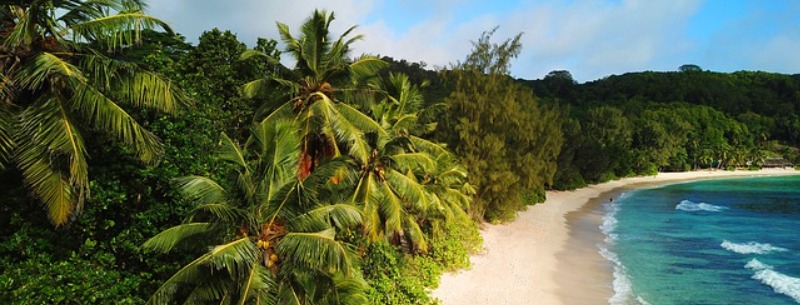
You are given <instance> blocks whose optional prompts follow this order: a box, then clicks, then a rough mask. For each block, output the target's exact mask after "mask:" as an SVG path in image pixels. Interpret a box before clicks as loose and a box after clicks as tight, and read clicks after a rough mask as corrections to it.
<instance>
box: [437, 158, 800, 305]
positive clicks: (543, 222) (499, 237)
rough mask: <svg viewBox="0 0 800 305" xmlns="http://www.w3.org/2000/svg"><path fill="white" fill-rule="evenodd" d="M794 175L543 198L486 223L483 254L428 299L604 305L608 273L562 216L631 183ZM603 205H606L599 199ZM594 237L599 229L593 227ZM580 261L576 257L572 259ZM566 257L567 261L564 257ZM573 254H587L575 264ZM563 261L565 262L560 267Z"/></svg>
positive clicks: (694, 176) (661, 177)
mask: <svg viewBox="0 0 800 305" xmlns="http://www.w3.org/2000/svg"><path fill="white" fill-rule="evenodd" d="M791 174H800V171H795V170H788V169H766V170H761V171H757V172H753V171H734V172H731V171H694V172H685V173H660V174H658V175H657V176H649V177H636V178H626V179H622V180H618V181H612V182H607V183H603V184H599V185H592V186H589V187H586V188H582V189H579V190H576V191H572V192H569V191H568V192H557V191H549V192H547V201H546V202H544V203H543V204H537V205H535V206H532V207H530V208H528V210H526V211H524V212H521V213H520V214H519V216H518V218H517V219H516V220H515V221H514V222H512V223H509V224H503V225H492V224H486V225H485V228H484V229H483V230H482V232H481V234H482V235H483V239H484V251H483V252H482V253H480V254H477V255H474V256H472V267H471V269H469V270H464V271H461V272H459V273H454V274H445V275H443V276H442V281H441V284H440V285H439V288H438V289H437V290H435V291H433V292H432V296H434V297H436V298H439V299H440V300H441V301H442V304H444V305H470V304H475V305H478V304H480V305H484V304H495V305H502V304H508V305H523V304H537V305H559V304H565V305H581V304H607V303H608V301H607V299H608V298H609V297H610V296H611V294H612V293H613V291H612V288H611V287H612V284H611V281H612V275H611V271H610V269H608V268H604V267H603V264H601V263H597V262H599V260H600V259H599V255H598V254H597V248H596V247H595V245H594V244H591V245H578V246H576V245H574V244H570V243H574V242H575V241H574V240H571V237H570V228H569V227H568V225H567V223H568V222H567V214H568V213H569V212H572V211H576V210H578V209H580V208H581V207H583V206H584V205H586V204H587V203H588V202H590V200H592V199H593V198H597V197H599V196H601V195H602V194H604V193H607V192H611V191H613V190H615V189H620V188H624V187H632V186H633V185H636V184H664V183H669V182H677V181H684V180H698V179H708V178H717V177H732V176H762V175H791ZM603 200H606V199H605V198H603ZM594 229H597V230H598V231H599V228H594ZM576 255H577V256H579V257H578V259H576V258H575V257H574V256H576ZM569 256H573V257H572V258H571V259H570V258H567V257H569ZM580 256H586V257H585V259H581V257H580ZM565 262H567V263H565Z"/></svg>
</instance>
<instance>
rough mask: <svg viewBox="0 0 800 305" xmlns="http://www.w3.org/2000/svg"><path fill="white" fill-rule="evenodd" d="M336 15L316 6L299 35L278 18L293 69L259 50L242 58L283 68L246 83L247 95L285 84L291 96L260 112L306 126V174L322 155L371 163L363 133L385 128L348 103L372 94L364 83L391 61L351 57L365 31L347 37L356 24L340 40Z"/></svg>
mask: <svg viewBox="0 0 800 305" xmlns="http://www.w3.org/2000/svg"><path fill="white" fill-rule="evenodd" d="M333 20H334V16H333V13H331V14H327V13H326V12H324V11H316V10H315V11H314V14H313V15H312V16H311V17H310V18H309V19H307V20H306V22H305V23H304V24H303V25H302V27H301V31H302V32H301V35H300V36H299V37H298V38H295V37H294V36H293V35H292V34H291V33H290V31H289V27H288V26H287V25H285V24H283V23H278V31H279V33H280V36H281V39H282V40H283V42H284V43H285V44H286V50H285V52H286V53H288V54H291V56H292V57H293V58H294V60H295V61H296V65H295V66H294V68H292V69H289V68H287V67H285V66H283V65H281V64H280V63H279V62H278V61H277V60H275V59H272V58H270V57H269V55H267V54H264V53H263V52H259V51H256V50H250V51H248V52H245V54H243V55H242V58H243V59H246V58H249V57H252V56H263V57H266V58H267V59H269V60H270V61H271V62H272V63H273V64H275V65H276V66H277V67H278V68H277V70H278V71H277V72H276V73H271V74H269V75H267V76H265V77H264V78H262V79H258V80H254V81H252V82H250V83H248V84H246V85H245V86H244V87H243V91H244V93H245V95H246V96H248V97H250V98H255V97H261V96H265V94H264V93H266V91H268V90H270V88H272V86H276V85H277V86H279V87H281V88H283V89H285V92H286V93H287V96H283V97H281V98H279V99H274V100H268V101H266V102H265V103H264V104H263V106H262V107H261V110H259V113H265V112H267V111H272V112H271V113H270V114H269V115H268V116H267V117H266V118H265V119H266V120H279V119H283V118H294V119H295V120H297V121H298V123H299V124H298V126H299V128H300V130H301V131H302V133H301V137H302V144H301V152H300V163H299V167H300V171H299V172H298V175H299V177H300V178H301V179H302V178H304V177H305V176H308V175H309V174H310V173H311V171H313V170H314V168H315V167H317V166H319V165H320V161H322V160H323V159H326V158H330V157H335V156H339V155H341V154H343V153H345V154H349V155H351V156H353V157H354V158H356V159H358V160H360V161H362V162H366V161H367V159H368V158H369V148H368V147H367V145H366V142H365V141H364V138H363V133H364V132H369V131H374V132H378V133H383V130H382V129H381V128H380V126H379V125H378V124H377V123H376V122H375V121H373V120H372V119H370V118H369V116H367V115H365V114H363V113H362V112H360V111H359V110H358V109H356V108H355V107H354V106H352V105H349V104H348V103H354V102H355V101H354V100H355V99H357V98H364V97H368V96H369V95H370V93H371V92H370V91H369V90H368V89H367V88H366V86H365V84H366V81H367V80H368V79H370V78H372V77H374V76H375V75H376V74H377V72H378V70H380V69H382V68H384V67H386V66H387V64H386V63H385V62H383V61H381V60H380V59H378V58H377V57H375V56H369V55H362V56H361V57H359V58H357V59H355V60H352V59H350V57H349V56H350V54H349V53H350V45H351V44H352V43H353V42H355V41H357V40H360V39H361V38H362V36H361V35H356V36H353V37H348V36H349V35H350V33H351V32H352V31H353V30H354V29H355V27H351V28H349V29H347V30H346V31H345V32H344V34H342V35H341V36H340V37H339V38H338V39H336V40H334V39H331V37H330V31H329V26H330V23H331V22H332V21H333Z"/></svg>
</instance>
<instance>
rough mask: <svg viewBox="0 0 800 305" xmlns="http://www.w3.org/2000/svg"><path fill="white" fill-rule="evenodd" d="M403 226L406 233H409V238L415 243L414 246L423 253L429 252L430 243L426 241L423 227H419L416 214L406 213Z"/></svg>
mask: <svg viewBox="0 0 800 305" xmlns="http://www.w3.org/2000/svg"><path fill="white" fill-rule="evenodd" d="M403 227H404V228H405V231H406V233H408V234H407V236H408V238H409V239H410V240H411V242H413V243H414V247H415V248H416V249H417V250H418V251H420V252H422V253H427V252H428V243H427V242H426V241H425V234H424V233H422V228H420V227H419V224H418V223H417V220H416V219H414V216H412V215H406V217H405V219H404V221H403Z"/></svg>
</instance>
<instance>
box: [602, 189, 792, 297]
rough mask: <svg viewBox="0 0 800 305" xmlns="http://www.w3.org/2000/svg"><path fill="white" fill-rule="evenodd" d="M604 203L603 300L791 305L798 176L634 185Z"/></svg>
mask: <svg viewBox="0 0 800 305" xmlns="http://www.w3.org/2000/svg"><path fill="white" fill-rule="evenodd" d="M604 208H605V209H606V211H607V213H606V216H605V218H604V220H603V224H602V225H601V230H602V231H603V232H604V234H605V235H606V239H605V241H604V242H603V243H601V244H599V245H598V247H599V248H600V249H599V250H600V252H601V254H602V255H603V256H604V257H605V258H606V259H608V260H609V261H611V262H612V265H613V266H614V291H615V292H614V296H613V297H612V298H611V299H610V300H609V303H610V304H614V305H617V304H624V305H629V304H652V305H661V304H664V305H671V304H675V305H691V304H697V305H700V304H703V305H717V304H719V305H727V304H761V305H772V304H775V305H784V304H786V305H791V304H800V238H797V237H798V232H800V176H789V177H762V178H745V179H741V178H739V179H722V180H712V181H697V182H689V183H680V184H673V185H668V186H662V187H656V188H646V189H639V190H634V191H628V192H625V193H623V194H622V195H621V196H620V197H619V198H617V199H616V200H615V201H614V204H613V205H612V204H606V205H605V206H604Z"/></svg>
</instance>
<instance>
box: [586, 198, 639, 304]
mask: <svg viewBox="0 0 800 305" xmlns="http://www.w3.org/2000/svg"><path fill="white" fill-rule="evenodd" d="M627 195H628V194H627V193H622V194H620V197H619V198H618V200H617V202H620V200H619V199H623V198H625V197H627ZM603 206H604V208H605V209H606V215H605V216H604V217H603V223H602V224H601V225H600V231H602V232H603V234H605V235H606V238H605V242H606V245H598V248H599V250H600V251H599V252H600V255H601V256H603V258H605V259H606V260H608V261H609V262H611V265H612V266H613V268H614V282H613V283H612V285H613V287H614V295H613V296H611V298H610V299H609V300H608V304H610V305H627V304H641V305H650V304H649V303H647V301H645V300H644V299H643V298H642V297H641V296H636V295H635V294H634V292H633V284H632V283H631V280H630V277H629V276H628V272H627V271H626V270H625V266H624V265H622V262H621V261H620V260H619V257H618V256H617V254H616V253H614V252H612V251H611V250H609V249H608V248H607V247H608V246H610V245H613V244H614V242H615V241H616V240H617V236H618V235H617V234H616V233H614V231H615V230H616V228H617V213H618V212H619V209H620V204H613V203H606V204H604V205H603Z"/></svg>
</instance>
